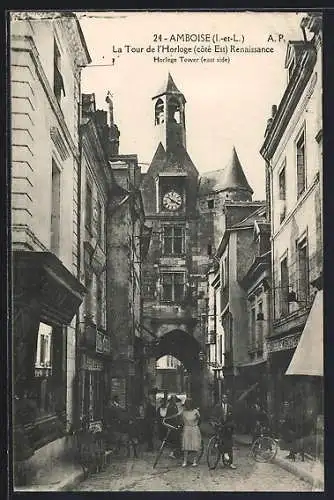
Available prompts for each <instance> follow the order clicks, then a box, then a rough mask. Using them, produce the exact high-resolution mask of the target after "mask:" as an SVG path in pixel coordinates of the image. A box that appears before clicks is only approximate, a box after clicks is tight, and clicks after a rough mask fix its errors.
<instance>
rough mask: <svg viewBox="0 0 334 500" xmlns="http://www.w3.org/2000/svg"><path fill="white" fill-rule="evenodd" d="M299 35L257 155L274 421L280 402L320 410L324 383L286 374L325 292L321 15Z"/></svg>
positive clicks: (310, 20)
mask: <svg viewBox="0 0 334 500" xmlns="http://www.w3.org/2000/svg"><path fill="white" fill-rule="evenodd" d="M301 28H302V30H301V31H302V34H303V39H302V40H297V41H291V42H289V44H288V47H287V53H286V60H285V68H286V71H287V76H288V83H287V87H286V90H285V92H284V95H283V97H282V100H281V102H280V103H279V106H278V107H276V106H273V113H272V117H271V118H270V120H269V121H268V126H267V130H266V135H265V140H264V143H263V146H262V148H261V154H262V156H263V157H264V159H265V160H266V170H267V181H268V182H267V193H268V195H269V196H270V218H271V233H272V244H271V257H272V290H273V293H272V298H273V329H272V332H271V336H270V339H269V340H268V342H267V350H268V360H269V365H270V383H271V388H270V401H271V409H272V412H273V413H274V414H275V415H276V416H279V415H280V414H281V413H282V408H283V403H284V402H285V401H291V400H295V401H300V402H301V405H302V403H305V402H306V401H308V400H310V401H309V402H310V405H311V406H312V405H313V406H318V407H319V405H320V406H321V401H320V399H321V390H320V387H319V384H321V383H322V382H321V377H311V376H310V377H298V376H292V377H291V376H290V377H289V376H286V375H285V373H286V370H287V368H288V366H289V364H290V362H291V360H292V358H293V354H294V352H295V349H296V346H297V345H298V343H299V341H300V339H301V336H302V332H303V329H304V327H305V324H306V322H307V318H308V316H309V313H310V309H311V308H312V304H313V303H314V298H315V295H316V294H317V290H319V289H322V270H323V265H322V259H323V239H322V185H321V184H322V66H321V64H322V62H321V58H322V57H321V47H322V34H321V16H320V15H318V14H316V13H312V14H310V15H309V16H307V17H306V18H305V19H303V21H302V25H301ZM316 302H317V303H318V301H316ZM321 317H322V311H320V310H319V311H318V318H319V321H320V318H321ZM319 328H320V329H322V326H320V323H319V324H318V325H313V329H314V331H316V330H319ZM319 349H320V348H319ZM316 351H317V350H316V349H315V350H314V352H315V353H316ZM317 399H318V401H316V400H317ZM311 400H313V402H312V401H311ZM310 405H309V406H310Z"/></svg>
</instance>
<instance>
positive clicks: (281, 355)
mask: <svg viewBox="0 0 334 500" xmlns="http://www.w3.org/2000/svg"><path fill="white" fill-rule="evenodd" d="M300 335H301V332H297V333H294V334H290V335H287V336H285V337H283V338H278V339H277V338H271V339H268V340H267V353H268V361H267V363H268V392H267V405H268V412H269V413H270V415H271V416H272V422H273V425H274V428H275V429H276V430H278V429H279V428H280V425H281V424H280V423H281V421H282V419H283V417H284V415H285V411H286V407H287V404H290V402H294V401H296V400H297V399H299V392H300V387H299V385H300V384H299V381H298V380H297V379H291V378H288V377H285V372H286V370H287V368H288V366H289V364H290V362H291V359H292V356H293V353H294V351H295V348H296V346H297V345H298V341H299V339H300Z"/></svg>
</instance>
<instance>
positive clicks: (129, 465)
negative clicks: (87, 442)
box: [15, 423, 324, 492]
mask: <svg viewBox="0 0 334 500" xmlns="http://www.w3.org/2000/svg"><path fill="white" fill-rule="evenodd" d="M201 431H202V435H203V436H204V439H207V437H208V436H209V435H210V434H212V428H211V426H210V424H207V423H202V424H201ZM234 442H235V447H236V459H239V457H241V461H242V465H243V468H244V471H243V477H242V478H240V474H239V473H237V476H239V479H238V486H237V488H236V489H235V490H233V488H232V489H230V490H226V491H247V490H243V489H242V484H247V483H245V477H244V474H245V468H247V467H248V468H250V467H251V466H253V469H254V471H253V472H254V473H253V474H252V475H253V476H254V475H255V476H256V474H257V473H258V471H261V470H263V471H265V472H266V473H267V472H268V471H270V473H271V475H273V477H274V476H275V469H278V468H281V469H284V470H285V471H287V473H288V475H289V476H290V475H293V476H295V478H296V479H298V480H301V481H302V482H307V483H308V484H309V485H310V487H311V489H309V490H307V491H324V468H323V465H322V464H319V463H318V462H315V461H314V460H311V459H310V457H306V459H305V462H301V461H300V460H296V462H291V461H290V460H288V459H286V458H285V456H286V455H287V451H286V450H281V449H279V450H278V453H277V456H276V457H275V459H274V460H273V461H272V463H270V464H260V463H256V462H255V461H254V460H253V459H252V458H251V457H250V453H249V446H250V444H251V437H250V436H247V435H238V434H237V435H235V436H234ZM151 455H152V456H151ZM153 457H154V455H153V454H149V453H146V454H145V453H143V455H142V457H141V458H140V459H139V460H137V461H136V460H125V461H124V460H123V462H122V460H119V461H118V462H117V463H116V462H114V463H112V464H111V466H110V467H108V468H107V471H105V472H102V473H99V474H94V475H93V476H91V478H92V479H88V480H87V479H86V480H85V481H84V482H83V483H82V484H83V485H84V484H86V485H87V484H88V485H89V481H93V485H94V481H96V480H94V477H95V476H96V477H97V479H99V477H102V483H103V477H104V475H105V474H107V476H106V478H107V479H106V481H107V484H108V485H109V487H111V489H112V490H113V491H125V490H126V489H127V488H128V486H129V487H130V486H131V484H133V485H135V484H137V483H138V484H139V483H140V481H141V483H140V484H141V485H142V486H143V485H144V486H145V487H146V488H148V489H147V491H163V490H166V488H167V491H168V489H172V490H175V485H177V484H178V483H177V482H176V483H175V484H172V486H171V483H168V474H167V479H166V477H165V478H163V476H161V473H162V471H161V468H160V472H159V470H157V471H153V470H152V469H151V462H153ZM165 462H166V460H165ZM204 462H205V464H204ZM122 464H123V465H122ZM203 466H204V469H203V470H202V473H201V474H200V477H201V480H204V483H203V484H207V478H208V477H209V476H210V475H212V471H208V469H207V465H206V461H205V458H204V457H203V458H202V464H201V468H200V467H199V468H198V469H197V468H194V469H195V470H201V469H202V468H203ZM122 467H123V468H122ZM273 467H274V468H273ZM164 469H165V470H164V471H163V475H164V473H166V471H167V473H168V472H169V471H170V465H169V462H168V461H167V463H165V464H164ZM238 469H239V467H238ZM148 470H149V471H150V473H149V474H148ZM177 470H179V467H178V469H177ZM278 470H279V469H278ZM229 472H230V473H232V478H233V473H234V471H229ZM101 475H102V476H101ZM234 476H235V474H234ZM255 476H254V477H255ZM111 477H113V484H112V486H111V485H110V479H111ZM126 477H128V478H130V479H131V481H130V483H131V484H130V485H129V484H128V483H129V481H128V482H126V481H125V478H126ZM187 477H188V476H187ZM197 477H199V476H198V474H197ZM136 478H137V479H136ZM143 478H146V479H143ZM211 479H212V478H211ZM211 479H210V484H209V485H208V484H207V486H210V489H208V490H205V491H211V489H212V488H213V491H215V490H217V491H225V490H224V489H223V490H221V489H219V487H218V489H217V485H216V487H215V481H214V478H213V479H212V480H211ZM83 480H84V474H83V470H82V468H81V466H78V465H75V464H68V463H66V464H64V463H58V464H57V465H55V467H54V468H53V469H52V471H50V472H49V473H46V474H45V475H44V476H43V475H41V476H40V477H39V479H38V483H37V484H36V483H35V484H31V485H30V486H28V487H20V488H16V489H15V491H22V492H24V491H76V490H77V488H79V489H80V483H81V482H82V481H83ZM87 481H88V483H87ZM124 481H125V482H124ZM166 481H167V483H166ZM173 481H174V479H173ZM173 481H172V482H173ZM259 481H260V483H261V487H265V485H266V481H264V480H263V477H262V478H259ZM287 482H289V481H288V479H287ZM290 482H291V480H290ZM232 483H233V481H232ZM278 483H279V484H281V486H282V475H280V477H279V478H278ZM168 484H169V486H168ZM194 484H197V481H195V483H193V484H191V486H193V485H194ZM219 484H220V482H219V481H218V485H219ZM298 484H299V483H298ZM303 484H305V483H303ZM117 485H118V486H117ZM152 485H153V486H152ZM274 486H275V485H273V484H272V482H271V481H269V483H268V485H267V488H269V489H264V490H263V489H259V485H258V484H257V482H256V481H255V483H254V484H253V480H252V481H250V482H249V487H250V488H251V489H250V490H248V491H275V488H276V486H275V487H274ZM95 487H97V488H98V489H97V491H98V490H99V488H100V487H101V486H100V485H99V483H97V484H95ZM109 487H108V488H109ZM152 487H153V488H154V489H153V490H152ZM178 487H179V488H180V489H181V490H187V487H186V485H184V484H182V481H181V479H180V482H179V485H178ZM282 487H283V488H284V484H283V486H282ZM124 488H125V489H124ZM198 488H199V490H198V491H200V490H203V488H202V486H200V483H198V484H197V489H198ZM224 488H226V484H224ZM272 488H274V489H273V490H272ZM102 489H104V488H102ZM197 489H196V490H192V489H191V488H190V491H197ZM90 491H94V490H90ZM130 491H131V489H130ZM134 491H139V490H134ZM141 491H146V490H145V489H142V490H141ZM175 491H176V490H175ZM278 491H290V490H289V489H287V490H284V489H283V490H280V489H279V490H278ZM291 491H304V490H303V489H301V490H298V489H297V490H296V489H294V487H293V481H292V489H291Z"/></svg>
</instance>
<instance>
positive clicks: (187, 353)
mask: <svg viewBox="0 0 334 500" xmlns="http://www.w3.org/2000/svg"><path fill="white" fill-rule="evenodd" d="M200 350H201V349H200V344H199V342H198V341H197V340H196V339H195V338H194V337H193V336H192V335H190V334H189V333H187V332H185V331H184V330H180V329H177V328H175V329H172V330H170V331H168V332H166V333H164V335H162V336H161V337H160V338H159V340H158V341H157V342H156V344H155V347H154V352H153V355H154V357H155V358H156V359H159V358H160V357H162V356H164V355H166V354H170V355H172V356H174V357H175V358H177V359H178V360H179V361H180V362H181V363H182V364H183V366H184V367H185V369H186V370H187V372H188V373H189V376H190V384H189V392H190V394H188V395H189V396H190V397H191V398H192V399H193V401H194V404H196V405H200V404H201V399H202V398H201V392H202V377H201V364H200V359H199V353H200Z"/></svg>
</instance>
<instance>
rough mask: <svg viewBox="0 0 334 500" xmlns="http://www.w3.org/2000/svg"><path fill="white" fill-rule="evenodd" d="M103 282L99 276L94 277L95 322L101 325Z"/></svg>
mask: <svg viewBox="0 0 334 500" xmlns="http://www.w3.org/2000/svg"><path fill="white" fill-rule="evenodd" d="M102 310H103V284H102V280H101V278H99V277H97V279H96V324H97V325H98V326H102V320H103V318H102V316H103V314H102Z"/></svg>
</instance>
